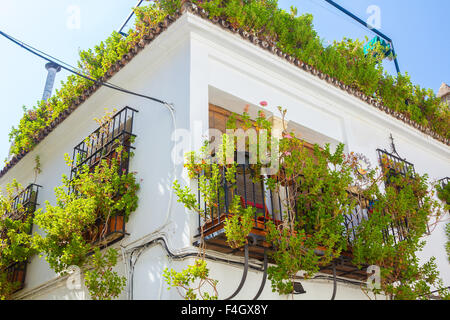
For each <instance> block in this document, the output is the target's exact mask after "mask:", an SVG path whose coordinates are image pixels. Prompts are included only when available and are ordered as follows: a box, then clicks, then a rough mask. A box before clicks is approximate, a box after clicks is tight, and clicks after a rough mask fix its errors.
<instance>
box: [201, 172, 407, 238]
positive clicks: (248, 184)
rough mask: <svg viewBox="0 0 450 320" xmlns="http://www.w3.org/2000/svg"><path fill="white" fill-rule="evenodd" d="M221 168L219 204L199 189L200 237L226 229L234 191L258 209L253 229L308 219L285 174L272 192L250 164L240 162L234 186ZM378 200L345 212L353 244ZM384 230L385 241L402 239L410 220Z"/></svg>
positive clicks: (307, 228) (310, 228)
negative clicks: (208, 200)
mask: <svg viewBox="0 0 450 320" xmlns="http://www.w3.org/2000/svg"><path fill="white" fill-rule="evenodd" d="M221 170H222V171H221V174H220V176H221V183H220V186H219V188H218V190H217V196H216V200H217V202H216V205H214V206H207V204H206V201H205V199H203V197H202V194H201V190H200V189H199V188H197V200H198V204H199V207H198V209H199V211H202V212H205V211H206V210H207V212H205V213H206V214H205V217H202V216H201V215H199V216H198V226H199V228H198V230H199V234H197V236H199V235H200V230H201V228H202V232H203V233H204V235H206V237H205V239H206V240H208V239H209V238H212V237H214V236H216V235H217V234H219V233H221V232H223V230H222V228H223V223H224V221H225V219H226V218H229V217H231V216H232V214H231V213H230V206H231V203H232V195H233V194H234V195H238V196H239V197H240V200H241V205H242V207H243V208H245V207H249V206H251V207H254V208H255V209H256V210H255V214H254V219H253V221H254V227H253V231H256V232H258V231H261V232H264V231H266V230H267V226H266V222H267V221H272V222H274V223H275V225H280V224H282V223H283V222H286V219H287V220H288V221H287V222H291V221H290V219H297V221H298V219H305V212H301V210H299V208H298V206H297V200H296V199H295V192H294V191H293V189H292V188H293V187H292V186H291V185H290V184H289V179H286V177H282V178H281V181H280V176H277V177H275V179H277V184H278V185H279V187H278V188H277V190H276V191H272V190H270V189H269V188H268V187H267V186H266V185H264V182H263V181H264V180H263V179H256V181H255V176H254V172H253V170H252V168H251V166H249V165H248V164H239V165H237V171H236V174H235V179H236V183H235V184H233V185H231V184H230V183H229V182H228V181H227V179H226V178H225V176H226V173H227V168H226V167H225V166H223V167H221ZM204 174H205V172H202V173H200V174H199V175H198V178H200V176H201V175H204ZM272 178H274V177H272ZM280 182H281V183H280ZM232 189H233V190H234V191H233V192H232V191H231V190H232ZM375 201H376V200H375ZM375 201H372V200H363V201H360V202H359V204H358V205H356V206H355V207H354V208H353V210H352V212H351V213H350V214H345V215H344V217H343V218H344V219H343V226H344V233H343V237H346V238H347V242H348V244H349V246H350V247H351V246H352V244H353V242H354V240H355V239H356V237H357V228H358V226H360V225H361V223H362V222H363V221H365V220H367V219H369V217H370V215H371V214H372V213H373V208H374V204H375ZM287 204H290V205H287ZM291 210H294V212H290V211H291ZM304 222H305V221H304ZM312 225H313V224H312V222H311V223H309V222H308V221H306V222H305V223H304V228H305V232H306V234H309V233H310V232H313V226H312ZM382 232H383V238H384V241H385V242H387V239H388V237H391V238H392V239H393V241H394V243H398V242H400V241H403V240H405V239H406V236H407V233H408V224H407V220H406V219H404V220H402V221H396V222H395V223H392V224H391V225H390V226H389V227H387V228H386V229H385V230H383V231H382Z"/></svg>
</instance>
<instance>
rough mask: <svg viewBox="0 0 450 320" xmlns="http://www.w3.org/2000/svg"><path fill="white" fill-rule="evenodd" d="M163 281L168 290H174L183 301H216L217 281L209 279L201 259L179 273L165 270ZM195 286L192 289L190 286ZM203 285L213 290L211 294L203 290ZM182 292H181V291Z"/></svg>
mask: <svg viewBox="0 0 450 320" xmlns="http://www.w3.org/2000/svg"><path fill="white" fill-rule="evenodd" d="M163 276H164V279H165V280H166V282H167V284H168V285H169V287H168V290H170V289H171V288H176V289H177V290H178V292H179V294H180V295H181V296H182V297H183V298H184V299H185V300H197V299H199V298H201V299H202V300H217V298H218V293H217V289H216V286H217V280H213V279H211V278H209V269H208V267H207V264H206V261H205V260H203V259H197V260H196V261H195V264H194V265H192V266H188V267H187V268H186V269H185V270H183V271H181V272H176V271H175V270H173V269H171V270H170V271H169V270H168V269H167V268H166V269H165V270H164V273H163ZM194 284H197V285H196V286H195V287H194V288H192V286H193V285H194ZM205 285H209V287H210V288H211V289H212V290H213V294H210V293H209V292H208V291H206V290H205V289H204V286H205ZM181 290H182V291H181Z"/></svg>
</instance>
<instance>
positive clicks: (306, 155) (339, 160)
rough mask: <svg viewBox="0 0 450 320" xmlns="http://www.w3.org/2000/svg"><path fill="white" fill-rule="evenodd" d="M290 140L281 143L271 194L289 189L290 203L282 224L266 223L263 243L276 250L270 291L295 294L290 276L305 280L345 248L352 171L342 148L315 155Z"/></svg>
mask: <svg viewBox="0 0 450 320" xmlns="http://www.w3.org/2000/svg"><path fill="white" fill-rule="evenodd" d="M293 136H294V134H293V133H290V134H285V137H284V138H283V139H281V141H280V152H281V158H280V162H281V163H282V165H281V168H282V169H281V170H282V174H281V177H279V178H278V179H277V183H276V184H275V187H274V190H275V192H279V190H280V189H281V190H282V188H283V187H284V186H285V185H288V186H289V197H288V199H286V200H285V201H284V203H283V206H284V208H285V209H284V218H283V223H282V224H280V225H278V226H277V225H276V224H275V223H274V222H272V221H269V223H268V232H267V241H269V243H271V244H272V246H273V247H274V248H275V250H274V252H273V254H272V257H273V259H274V262H275V265H274V266H271V267H269V269H268V275H269V279H270V280H271V281H272V289H273V291H278V292H279V293H280V294H289V293H292V292H293V280H294V276H295V275H296V274H297V273H298V272H300V271H304V276H306V277H309V276H312V275H313V274H314V273H316V272H318V271H319V269H320V267H322V266H326V265H328V264H330V263H331V262H332V261H333V260H334V259H335V258H338V257H339V256H340V254H341V252H342V251H344V250H345V249H346V248H347V238H346V237H345V236H344V233H345V228H344V224H343V222H344V215H346V214H349V213H350V212H351V211H352V209H353V206H354V204H353V203H354V201H353V199H352V197H351V196H350V195H349V193H348V192H347V189H348V186H349V185H350V184H351V183H352V167H351V166H350V163H349V162H348V161H347V160H346V159H345V157H344V154H343V148H344V146H343V145H339V146H338V147H337V149H336V151H335V152H334V153H331V152H330V147H329V145H327V146H326V147H325V149H323V150H321V149H319V147H318V146H317V145H316V146H315V149H314V153H313V154H311V151H310V150H309V149H307V148H306V147H305V146H304V145H303V143H302V142H301V140H299V139H296V138H293Z"/></svg>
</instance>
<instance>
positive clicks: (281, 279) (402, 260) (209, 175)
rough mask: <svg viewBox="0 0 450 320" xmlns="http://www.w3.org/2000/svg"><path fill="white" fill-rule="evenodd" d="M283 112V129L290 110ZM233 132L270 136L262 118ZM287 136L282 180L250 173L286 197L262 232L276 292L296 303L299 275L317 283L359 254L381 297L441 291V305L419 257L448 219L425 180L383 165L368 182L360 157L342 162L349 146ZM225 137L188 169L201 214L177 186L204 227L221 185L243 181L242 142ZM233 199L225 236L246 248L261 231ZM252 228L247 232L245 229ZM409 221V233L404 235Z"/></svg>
mask: <svg viewBox="0 0 450 320" xmlns="http://www.w3.org/2000/svg"><path fill="white" fill-rule="evenodd" d="M261 105H263V104H261ZM279 110H280V112H281V114H282V122H284V118H285V115H286V110H283V109H282V108H279ZM227 126H228V128H229V129H244V130H248V129H256V130H257V132H258V133H261V132H262V130H263V129H264V130H267V131H268V132H272V131H273V128H272V124H271V121H269V120H268V119H267V118H266V116H265V114H264V112H262V111H260V112H259V113H258V116H257V117H256V119H254V120H252V119H251V118H250V116H249V114H248V110H247V109H246V110H245V111H244V113H243V114H242V115H237V114H233V115H231V116H230V118H229V119H228V123H227ZM283 128H284V131H283V133H282V137H281V138H280V139H279V141H278V147H279V149H278V151H279V153H278V156H277V161H278V162H279V168H280V170H279V172H278V174H277V175H275V176H264V175H263V174H262V171H261V169H262V164H261V163H260V162H257V163H256V164H249V165H248V166H249V169H251V170H252V172H253V175H252V180H253V181H262V182H263V183H264V184H265V185H266V186H267V187H268V188H269V189H270V190H271V192H272V193H274V194H280V192H281V191H282V190H286V189H287V190H288V192H287V193H286V196H285V197H284V198H283V200H282V201H283V203H282V208H283V209H282V212H281V215H282V219H280V221H278V220H273V219H271V218H270V219H267V220H266V224H265V227H266V231H267V233H266V239H265V240H266V241H267V243H268V244H270V245H271V248H272V250H271V253H270V255H271V258H272V261H273V265H271V266H270V267H269V269H268V277H269V279H270V280H271V284H272V289H273V291H276V292H278V293H279V294H291V293H293V281H294V279H295V278H296V277H297V276H298V274H299V273H300V272H302V273H303V276H304V277H305V278H308V277H311V276H312V275H314V274H315V273H317V272H318V271H320V269H321V267H324V266H328V265H330V264H331V263H333V261H334V260H335V259H337V258H339V257H340V256H341V254H342V253H343V252H344V251H346V252H351V253H352V254H353V257H354V258H353V264H355V265H356V266H359V267H361V268H362V267H363V266H367V265H377V266H379V267H380V269H381V278H382V282H381V288H380V289H377V288H374V293H376V294H380V293H383V294H384V295H386V296H387V297H388V298H391V299H424V298H428V297H429V292H431V291H432V290H431V289H433V288H440V289H442V290H440V296H441V297H443V298H447V296H448V292H447V291H445V290H443V288H442V280H441V279H440V278H439V273H438V271H437V266H436V264H435V261H434V258H432V259H430V260H429V261H428V262H426V263H424V264H420V263H419V258H418V255H417V254H418V252H420V251H421V250H422V248H423V246H424V243H425V242H424V239H423V237H424V236H425V235H426V233H427V223H428V222H429V221H433V220H432V219H433V218H434V219H436V220H435V221H438V220H439V219H440V218H441V216H442V207H441V205H440V204H439V203H438V202H437V201H435V200H433V197H432V193H431V191H430V190H428V189H427V187H428V183H427V176H426V175H425V176H420V175H417V174H413V172H410V173H409V174H407V175H402V174H400V173H401V172H404V171H405V170H404V168H403V167H402V166H401V165H400V164H395V163H393V162H391V161H389V159H388V158H383V159H382V162H381V164H382V168H381V169H373V170H365V172H364V177H363V176H362V174H361V170H359V167H358V163H359V162H358V157H357V155H355V154H354V153H350V154H345V153H344V145H343V144H339V145H338V146H337V147H336V149H335V151H334V152H331V150H330V146H329V145H325V147H324V148H323V149H321V148H319V146H317V145H315V146H314V148H313V149H311V148H310V147H309V146H306V145H305V143H304V142H303V141H301V140H300V139H297V138H296V137H295V133H294V132H288V131H286V129H285V128H286V126H285V124H284V123H283ZM227 133H228V134H223V135H222V144H221V145H219V146H218V150H217V149H216V153H215V154H214V153H213V152H212V150H210V145H209V143H205V146H204V148H203V149H202V150H201V152H199V153H198V154H197V153H195V152H191V153H189V154H188V155H187V161H186V164H185V167H186V168H187V171H188V175H189V177H190V178H191V179H193V180H194V181H196V182H197V185H198V188H199V190H200V194H201V199H202V201H203V200H204V203H205V205H204V206H203V202H201V205H200V203H199V202H198V199H197V197H196V194H195V193H194V192H192V190H191V189H190V188H189V187H184V188H181V186H180V185H179V183H178V182H177V183H176V185H175V190H176V193H177V195H178V200H179V202H181V203H183V204H184V205H185V207H186V208H187V209H188V210H192V211H196V212H198V213H199V214H200V215H201V217H202V218H203V222H204V223H205V224H207V223H209V222H211V221H212V219H214V217H217V214H215V213H217V212H218V211H217V210H218V208H224V202H223V193H222V192H223V184H224V182H225V181H226V183H227V186H229V187H230V189H231V190H234V189H235V185H234V184H235V183H236V174H239V164H238V163H237V162H236V159H235V160H234V162H233V161H231V162H230V161H229V158H227V155H229V154H228V152H230V151H231V154H233V153H234V152H235V151H236V145H237V144H238V142H239V138H237V137H233V138H232V136H231V135H229V132H227ZM258 137H260V136H258ZM251 143H259V144H261V143H265V140H263V139H260V138H258V140H256V141H250V139H249V141H247V142H246V148H247V149H246V150H249V148H250V144H251ZM258 150H259V149H258ZM275 150H276V149H272V151H273V152H275ZM213 155H214V156H213ZM259 156H260V154H258V161H259ZM250 157H251V156H250ZM383 185H384V186H385V187H384V188H383V187H382V186H383ZM233 187H234V188H233ZM229 199H231V203H229V207H228V213H229V215H230V216H231V217H229V218H228V219H227V224H225V225H224V230H225V234H226V236H227V242H228V245H229V246H230V247H232V248H239V247H240V246H242V245H244V244H245V243H247V242H246V241H247V238H248V236H249V234H250V233H251V232H252V228H253V226H254V223H255V222H256V221H255V219H254V217H253V214H254V209H252V212H246V210H248V209H249V208H245V207H242V205H241V201H240V197H239V196H238V195H236V194H234V193H232V197H229ZM363 209H365V210H366V209H367V210H369V211H368V212H370V214H367V215H366V216H365V218H363V219H362V221H361V222H360V223H359V224H356V226H355V227H354V229H351V228H350V227H348V229H346V227H345V221H346V219H348V218H349V217H351V216H352V214H354V212H355V210H356V211H357V212H360V213H362V214H363V211H362V210H363ZM222 210H224V209H222ZM247 215H248V216H247ZM246 219H248V224H247V222H244V221H247V220H246ZM404 221H407V227H406V226H404V225H403V227H402V223H403V222H404ZM246 225H247V226H248V229H246V228H245V226H246ZM392 226H396V230H395V234H394V233H392V232H390V230H392ZM201 229H202V230H203V227H202V228H201ZM354 234H356V236H354Z"/></svg>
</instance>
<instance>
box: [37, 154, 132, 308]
mask: <svg viewBox="0 0 450 320" xmlns="http://www.w3.org/2000/svg"><path fill="white" fill-rule="evenodd" d="M115 154H116V155H117V156H116V157H114V158H112V159H102V160H101V162H100V164H99V165H97V166H95V167H94V168H90V167H88V166H87V165H84V166H83V167H82V169H81V171H79V172H78V174H77V176H76V177H75V178H74V179H72V180H69V179H68V178H67V177H66V176H63V179H62V182H63V185H62V186H60V187H57V188H56V189H55V195H56V204H55V205H52V204H50V202H48V201H47V202H46V205H45V210H44V211H42V212H40V213H39V214H37V215H36V219H35V223H36V224H37V225H38V226H39V227H40V228H41V229H42V230H43V231H45V233H46V235H45V236H41V235H39V234H35V235H34V238H33V243H34V247H35V248H36V250H37V251H38V252H40V254H41V255H43V256H45V259H46V260H47V262H48V263H49V264H50V267H51V268H52V269H53V270H54V271H55V272H57V273H60V274H65V271H66V270H67V268H68V267H70V266H72V265H76V266H79V267H80V268H84V269H85V270H87V271H86V276H87V286H88V289H89V290H90V293H91V297H92V298H94V299H105V298H111V297H116V296H117V295H118V293H119V292H120V291H121V290H122V289H123V287H124V278H123V277H121V276H119V275H118V274H117V273H116V272H115V271H112V270H111V268H112V266H114V265H115V263H116V256H117V252H116V249H112V248H110V249H108V251H107V253H106V254H101V253H100V252H99V251H98V246H99V245H105V242H106V241H107V239H105V236H106V233H107V228H108V221H110V220H112V219H114V218H115V217H118V216H122V217H123V219H124V221H125V222H126V221H127V220H128V217H129V215H130V214H131V213H132V212H133V211H135V210H136V208H137V202H138V198H137V194H136V193H137V191H138V190H139V184H138V183H137V182H136V178H135V173H128V174H125V173H123V172H120V170H119V169H120V165H119V164H120V161H124V160H125V159H126V158H127V157H128V154H127V153H126V152H125V151H124V149H123V147H122V146H119V147H117V149H116V150H115ZM66 161H67V164H68V165H69V166H70V165H71V164H72V159H70V158H69V157H68V156H67V155H66ZM98 220H100V221H103V223H101V224H100V225H99V224H98V223H96V222H97V221H98ZM92 232H95V233H97V236H96V237H92V236H91V235H90V234H91V233H92ZM92 239H99V240H100V241H98V242H93V241H92ZM106 244H107V242H106ZM92 253H94V254H92Z"/></svg>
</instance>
